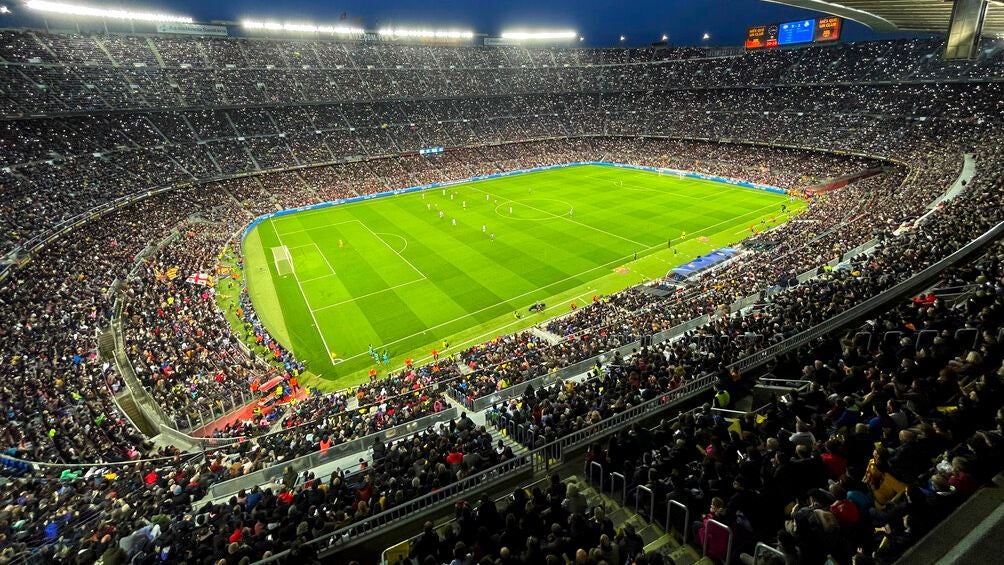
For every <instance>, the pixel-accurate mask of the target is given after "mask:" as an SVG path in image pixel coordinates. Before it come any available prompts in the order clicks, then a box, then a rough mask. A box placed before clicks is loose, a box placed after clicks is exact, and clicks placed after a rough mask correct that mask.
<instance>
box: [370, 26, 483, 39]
mask: <svg viewBox="0 0 1004 565" xmlns="http://www.w3.org/2000/svg"><path fill="white" fill-rule="evenodd" d="M377 33H378V34H379V35H382V36H385V37H422V38H432V39H471V38H473V37H474V32H473V31H463V30H455V29H407V28H389V27H388V28H384V29H381V30H379V31H377Z"/></svg>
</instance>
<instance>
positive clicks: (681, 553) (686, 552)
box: [669, 545, 702, 565]
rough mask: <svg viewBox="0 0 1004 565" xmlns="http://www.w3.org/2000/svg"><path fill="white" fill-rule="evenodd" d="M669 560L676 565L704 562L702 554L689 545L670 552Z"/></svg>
mask: <svg viewBox="0 0 1004 565" xmlns="http://www.w3.org/2000/svg"><path fill="white" fill-rule="evenodd" d="M669 558H670V559H672V560H673V563H675V564H676V565H693V564H694V563H697V562H699V561H702V557H701V554H700V553H699V552H698V551H697V550H696V549H694V548H693V547H690V546H689V545H681V546H679V547H677V548H676V549H674V550H672V551H670V552H669Z"/></svg>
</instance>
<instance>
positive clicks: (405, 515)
mask: <svg viewBox="0 0 1004 565" xmlns="http://www.w3.org/2000/svg"><path fill="white" fill-rule="evenodd" d="M716 378H717V377H716V376H715V375H712V374H705V375H701V376H699V377H697V378H695V379H693V380H691V381H688V382H687V383H686V384H684V385H683V386H681V387H679V388H677V389H676V390H674V391H672V392H669V393H665V394H662V395H660V396H659V397H657V398H653V399H651V400H648V401H645V402H643V403H641V404H638V405H636V406H633V407H632V408H629V409H628V410H625V411H624V412H621V413H620V414H617V415H615V416H612V417H610V418H607V419H606V420H603V421H601V422H597V423H595V424H592V425H590V426H587V427H585V428H582V429H581V430H578V431H575V432H572V433H571V434H568V435H567V436H564V437H562V438H559V439H558V440H555V441H553V442H551V443H549V444H547V445H544V446H542V447H539V448H537V449H534V450H531V451H529V452H526V453H523V454H522V455H518V456H517V457H516V458H515V459H512V460H509V461H507V462H504V463H501V464H499V465H497V466H495V467H492V468H489V469H486V470H484V471H481V472H479V473H476V474H474V475H471V476H470V477H466V478H465V479H464V480H463V481H460V482H456V483H452V484H450V485H448V486H447V487H444V488H442V489H440V490H439V491H436V492H434V493H428V494H425V495H422V496H420V497H418V498H415V499H412V500H410V501H408V502H406V503H404V504H402V505H401V506H398V507H395V508H391V509H389V510H387V511H384V512H381V513H380V514H376V515H374V516H370V517H368V518H365V519H363V520H360V521H358V522H354V523H352V524H349V525H347V526H345V527H343V528H340V529H338V530H335V531H334V532H331V533H329V534H325V535H323V536H320V537H318V538H315V539H313V540H311V541H310V542H308V543H310V544H314V545H319V546H321V545H322V544H324V545H323V547H331V546H333V545H340V544H342V543H345V542H348V541H355V538H354V536H361V535H363V534H366V533H370V532H373V531H374V529H375V528H377V527H378V526H384V525H386V524H389V523H392V522H399V521H401V520H403V519H414V518H415V512H417V511H418V510H419V509H422V510H429V509H434V508H436V507H438V506H439V505H440V504H445V503H447V502H450V501H453V500H456V499H458V498H460V497H462V496H465V495H466V494H467V492H466V490H465V489H463V488H460V486H461V485H468V486H481V485H482V484H484V482H485V481H492V482H495V481H497V480H498V479H500V478H502V477H503V476H506V475H509V474H514V473H516V472H520V471H524V470H528V469H533V470H534V471H536V470H538V469H539V470H541V471H543V470H546V469H549V468H550V461H549V459H551V458H553V459H560V456H561V453H562V452H563V451H564V450H565V449H573V448H576V447H581V446H583V445H586V444H588V443H591V442H594V441H596V440H597V439H600V438H603V437H607V436H609V435H612V434H614V433H616V432H618V431H620V429H621V428H623V427H624V426H626V425H629V424H630V423H633V422H634V421H636V420H637V419H638V418H639V417H651V416H655V415H657V414H659V413H661V412H663V411H665V410H668V409H670V408H673V407H675V406H677V405H678V404H680V403H681V402H684V401H686V400H688V399H690V398H693V397H694V396H696V395H698V394H700V393H702V392H705V391H707V390H709V389H710V387H711V384H712V382H713V380H714V379H716ZM360 539H362V538H360ZM287 554H288V551H284V552H280V553H277V554H276V555H273V556H272V557H270V558H268V559H264V560H261V561H259V563H269V562H273V561H277V560H280V559H283V558H284V557H285V556H286V555H287Z"/></svg>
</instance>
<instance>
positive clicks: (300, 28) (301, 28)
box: [241, 20, 365, 35]
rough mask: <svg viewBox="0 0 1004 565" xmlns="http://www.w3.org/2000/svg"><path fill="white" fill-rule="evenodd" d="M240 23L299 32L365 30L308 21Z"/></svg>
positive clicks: (353, 33) (349, 33) (355, 33)
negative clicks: (320, 24) (315, 23)
mask: <svg viewBox="0 0 1004 565" xmlns="http://www.w3.org/2000/svg"><path fill="white" fill-rule="evenodd" d="M241 25H242V26H244V27H246V28H248V29H264V30H268V31H295V32H300V33H334V34H339V35H362V34H363V33H365V30H363V29H362V28H358V27H349V26H318V25H314V24H308V23H289V22H287V23H279V22H259V21H257V20H244V21H242V22H241Z"/></svg>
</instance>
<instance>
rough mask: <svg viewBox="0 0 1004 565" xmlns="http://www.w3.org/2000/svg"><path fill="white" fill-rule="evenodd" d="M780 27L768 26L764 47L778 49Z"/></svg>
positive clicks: (776, 25) (777, 25)
mask: <svg viewBox="0 0 1004 565" xmlns="http://www.w3.org/2000/svg"><path fill="white" fill-rule="evenodd" d="M780 27H781V26H780V25H779V24H770V25H769V26H767V37H766V38H765V39H764V42H763V45H764V47H777V33H778V28H780Z"/></svg>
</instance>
